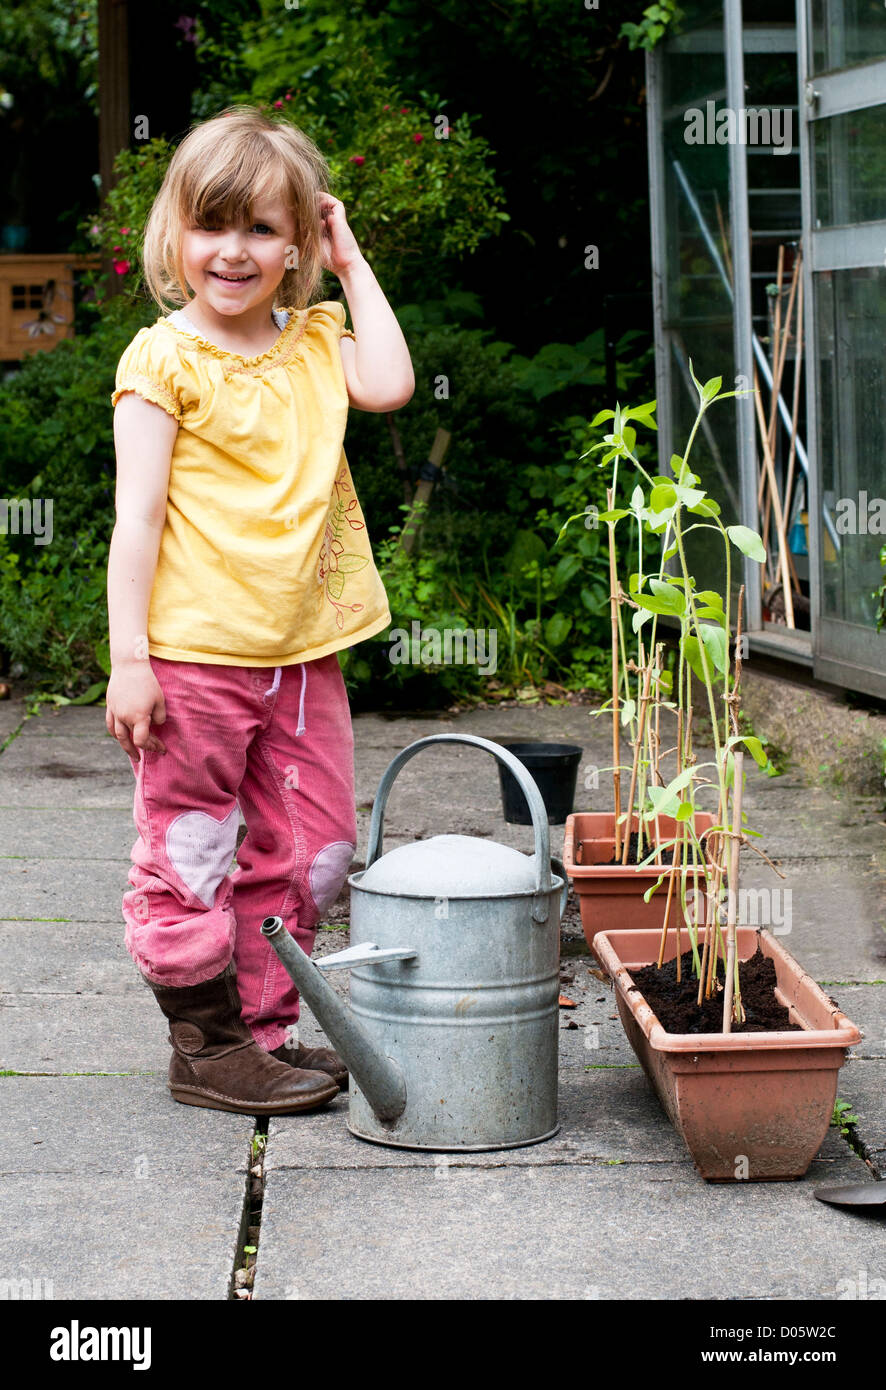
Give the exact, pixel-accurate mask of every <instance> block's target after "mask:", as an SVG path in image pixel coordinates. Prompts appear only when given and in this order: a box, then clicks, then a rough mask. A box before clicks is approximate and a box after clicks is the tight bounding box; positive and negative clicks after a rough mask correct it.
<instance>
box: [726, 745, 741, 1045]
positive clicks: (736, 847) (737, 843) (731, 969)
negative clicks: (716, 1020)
mask: <svg viewBox="0 0 886 1390" xmlns="http://www.w3.org/2000/svg"><path fill="white" fill-rule="evenodd" d="M734 758H735V778H734V781H733V787H732V845H731V848H732V856H731V863H730V867H729V897H728V904H729V906H728V908H727V915H726V989H725V991H724V994H723V1032H724V1033H731V1032H732V999H733V987H734V983H735V918H736V910H737V904H738V856H739V851H740V850H741V794H742V776H743V772H744V753H742V751H741V750H740V749H738V748H737V749H736V750H735V755H734ZM737 1004H738V1016H739V1018H740V1017H741V997H740V996H739V997H738V999H737Z"/></svg>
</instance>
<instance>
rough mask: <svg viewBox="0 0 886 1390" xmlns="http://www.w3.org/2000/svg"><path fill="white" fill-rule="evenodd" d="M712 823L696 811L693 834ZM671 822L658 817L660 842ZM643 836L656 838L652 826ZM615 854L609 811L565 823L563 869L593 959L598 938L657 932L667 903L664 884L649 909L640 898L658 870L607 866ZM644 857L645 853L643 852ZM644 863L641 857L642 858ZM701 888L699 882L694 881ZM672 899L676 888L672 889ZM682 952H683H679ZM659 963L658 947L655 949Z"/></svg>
mask: <svg viewBox="0 0 886 1390" xmlns="http://www.w3.org/2000/svg"><path fill="white" fill-rule="evenodd" d="M713 824H714V817H713V816H712V815H710V814H709V813H708V812H707V811H699V812H698V813H697V814H696V817H695V832H696V834H697V835H700V834H701V833H702V831H704V830H709V829H710V827H711V826H712V825H713ZM675 826H676V822H675V820H674V819H673V817H672V816H659V818H658V827H659V837H660V839H661V840H663V841H667V840H672V839H673V837H674V830H675ZM636 829H637V817H636V816H634V818H633V821H632V822H631V831H632V832H633V831H634V830H636ZM643 833H644V835H649V834H653V835H654V834H655V822H654V821H649V822H644V827H643ZM672 852H673V851H672V850H671V849H666V850H665V851H664V854H663V856H662V858H663V859H664V860H665V866H664V867H666V866H667V865H669V864H670V860H671V854H672ZM614 853H615V814H614V812H612V811H581V812H577V813H576V814H574V815H571V816H569V817H568V819H567V821H566V836H565V841H564V845H563V864H564V867H565V869H566V873H567V874H568V876H569V880H570V882H571V884H572V887H573V889H574V890H575V893H576V895H577V897H578V903H579V907H580V909H581V925H582V930H583V931H584V934H585V940H586V941H587V943H588V945H589V946H590V948H591V950H592V951H593V952H594V954H595V955H596V954H597V950H596V947H595V945H594V938H595V937H596V935H597V933H598V932H601V931H609V930H610V929H612V930H615V929H618V930H619V931H652V930H657V931H658V932H659V933H660V932H661V927H662V922H663V921H664V913H665V904H666V902H667V896H668V888H667V880H665V882H664V883H663V884H662V886H661V887H660V888H659V890H658V891H657V892H656V893H653V895H652V897H651V898H650V899H649V902H648V903H645V902H644V901H643V894H644V893H645V892H646V891H647V889H649V888H651V887H652V885H653V883H655V882H656V881H657V879H658V878H659V877H660V875H661V872H662V867H663V866H662V865H659V864H655V863H653V864H650V865H649V866H648V867H647V868H645V869H638V868H637V867H636V866H635V865H632V864H626V865H625V866H624V867H622V866H621V865H620V864H610V863H609V860H610V859H611V858H612V856H613V855H614ZM646 853H648V851H646ZM644 857H645V855H644ZM699 886H700V887H701V876H699ZM675 896H676V887H675ZM678 901H679V900H677V901H676V902H672V904H671V921H674V922H676V917H675V914H676V912H677V910H678ZM684 949H685V947H684ZM655 958H656V959H658V946H657V945H656V948H655Z"/></svg>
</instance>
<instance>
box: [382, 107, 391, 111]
mask: <svg viewBox="0 0 886 1390" xmlns="http://www.w3.org/2000/svg"><path fill="white" fill-rule="evenodd" d="M390 109H391V108H390V106H383V107H382V111H390Z"/></svg>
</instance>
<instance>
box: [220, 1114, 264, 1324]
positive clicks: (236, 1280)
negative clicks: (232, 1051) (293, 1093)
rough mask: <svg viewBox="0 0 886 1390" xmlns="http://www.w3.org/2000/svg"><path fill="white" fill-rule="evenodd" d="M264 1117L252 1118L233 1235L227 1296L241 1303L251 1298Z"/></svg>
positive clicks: (259, 1214) (261, 1186)
mask: <svg viewBox="0 0 886 1390" xmlns="http://www.w3.org/2000/svg"><path fill="white" fill-rule="evenodd" d="M268 1119H269V1117H268V1116H267V1115H261V1116H258V1117H257V1118H256V1121H255V1128H254V1129H253V1131H252V1139H251V1140H250V1144H249V1157H248V1161H247V1164H246V1191H245V1192H244V1195H243V1212H242V1215H241V1218H240V1230H239V1232H238V1235H237V1249H236V1253H235V1256H234V1268H233V1269H232V1270H231V1283H230V1288H229V1292H228V1297H229V1298H230V1299H232V1300H238V1301H245V1300H251V1298H252V1287H253V1284H254V1282H255V1271H256V1266H257V1264H258V1253H259V1241H260V1239H261V1218H262V1205H263V1203H264V1194H265V1153H266V1150H267V1143H268Z"/></svg>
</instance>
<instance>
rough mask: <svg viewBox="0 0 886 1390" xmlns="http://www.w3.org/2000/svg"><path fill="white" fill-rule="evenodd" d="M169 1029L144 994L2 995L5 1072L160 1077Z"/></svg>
mask: <svg viewBox="0 0 886 1390" xmlns="http://www.w3.org/2000/svg"><path fill="white" fill-rule="evenodd" d="M167 1032H168V1024H167V1023H166V1020H165V1019H164V1017H163V1015H162V1014H161V1012H160V1010H159V1008H158V1007H157V1003H156V1000H155V999H154V996H153V995H152V994H151V992H150V990H148V988H147V987H146V986H143V987H142V991H141V993H140V994H126V995H116V994H82V995H81V994H0V1071H14V1072H24V1073H37V1074H39V1075H43V1074H53V1075H62V1076H63V1075H66V1074H68V1073H75V1074H76V1073H83V1072H86V1073H90V1072H108V1073H116V1072H136V1073H139V1072H157V1073H158V1074H159V1073H162V1074H163V1075H164V1076H165V1074H166V1069H167V1067H168V1065H169V1044H168V1043H167V1041H166V1034H167Z"/></svg>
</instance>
